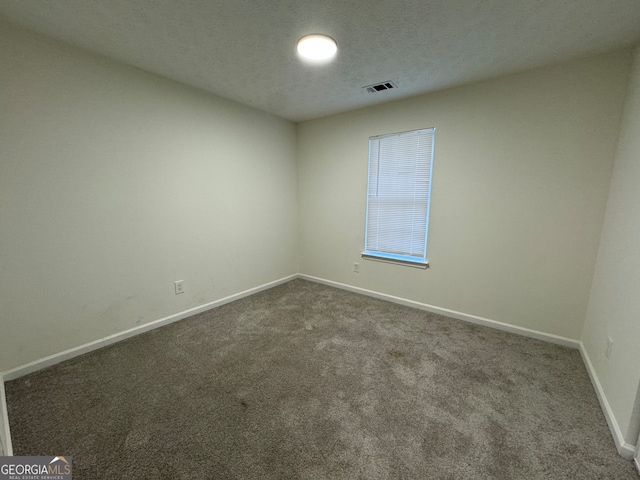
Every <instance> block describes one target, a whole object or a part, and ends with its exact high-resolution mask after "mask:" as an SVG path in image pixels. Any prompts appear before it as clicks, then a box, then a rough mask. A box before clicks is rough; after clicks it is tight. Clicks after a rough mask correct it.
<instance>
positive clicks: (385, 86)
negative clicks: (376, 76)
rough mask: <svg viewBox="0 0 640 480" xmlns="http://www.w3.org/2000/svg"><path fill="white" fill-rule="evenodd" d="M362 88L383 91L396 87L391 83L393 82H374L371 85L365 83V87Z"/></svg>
mask: <svg viewBox="0 0 640 480" xmlns="http://www.w3.org/2000/svg"><path fill="white" fill-rule="evenodd" d="M362 88H364V89H365V90H366V91H367V92H369V93H377V92H384V91H385V90H391V89H392V88H396V86H395V85H394V84H393V82H382V83H375V84H373V85H367V86H366V87H362Z"/></svg>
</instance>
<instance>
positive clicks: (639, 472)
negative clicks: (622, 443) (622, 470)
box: [633, 457, 640, 475]
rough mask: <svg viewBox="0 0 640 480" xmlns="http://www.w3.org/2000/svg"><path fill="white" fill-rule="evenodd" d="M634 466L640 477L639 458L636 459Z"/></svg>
mask: <svg viewBox="0 0 640 480" xmlns="http://www.w3.org/2000/svg"><path fill="white" fill-rule="evenodd" d="M633 464H634V465H635V466H636V470H637V471H638V475H640V463H638V457H634V459H633Z"/></svg>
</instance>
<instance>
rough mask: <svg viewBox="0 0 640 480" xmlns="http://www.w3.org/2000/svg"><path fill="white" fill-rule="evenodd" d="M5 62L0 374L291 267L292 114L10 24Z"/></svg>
mask: <svg viewBox="0 0 640 480" xmlns="http://www.w3.org/2000/svg"><path fill="white" fill-rule="evenodd" d="M0 65H1V67H0V112H1V114H0V225H1V228H0V271H1V275H0V322H1V325H0V371H2V370H5V369H8V368H11V367H14V366H17V365H21V364H24V363H26V362H29V361H32V360H35V359H40V358H42V357H45V356H47V355H50V354H53V353H57V352H60V351H62V350H65V349H67V348H70V347H74V346H77V345H80V344H83V343H86V342H89V341H92V340H95V339H98V338H102V337H105V336H107V335H110V334H113V333H116V332H120V331H123V330H125V329H128V328H131V327H135V326H136V325H140V324H144V323H147V322H150V321H153V320H157V319H159V318H162V317H165V316H168V315H172V314H174V313H177V312H181V311H184V310H186V309H189V308H192V307H196V306H200V305H202V304H204V303H207V302H210V301H213V300H216V299H219V298H222V297H225V296H228V295H231V294H234V293H238V292H241V291H243V290H246V289H249V288H252V287H255V286H258V285H261V284H264V283H267V282H270V281H274V280H277V279H280V278H282V277H285V276H288V275H291V274H295V273H296V272H297V270H298V265H297V258H296V251H297V197H296V195H297V190H296V181H297V178H296V176H297V174H296V159H295V145H296V143H295V134H296V131H295V126H294V125H293V124H292V123H289V122H286V121H284V120H281V119H278V118H276V117H273V116H270V115H267V114H264V113H261V112H258V111H256V110H254V109H251V108H248V107H244V106H241V105H239V104H236V103H233V102H231V101H227V100H223V99H220V98H217V97H214V96H211V95H207V94H204V93H200V92H198V91H195V90H192V89H188V88H185V87H183V86H180V85H178V84H176V83H173V82H170V81H167V80H164V79H161V78H159V77H156V76H153V75H149V74H146V73H144V72H141V71H139V70H137V69H134V68H130V67H127V66H125V65H122V64H120V63H116V62H112V61H110V60H107V59H105V58H102V57H98V56H94V55H91V54H88V53H86V52H84V51H81V50H77V49H74V48H72V47H69V46H65V45H63V44H61V43H57V42H55V41H53V40H49V39H46V38H44V37H40V36H37V35H35V34H31V33H27V32H26V31H22V30H18V29H15V28H13V27H10V26H8V25H4V24H3V25H1V28H0ZM179 279H184V281H185V287H186V293H185V294H183V295H178V296H176V295H175V294H174V287H173V282H174V280H179Z"/></svg>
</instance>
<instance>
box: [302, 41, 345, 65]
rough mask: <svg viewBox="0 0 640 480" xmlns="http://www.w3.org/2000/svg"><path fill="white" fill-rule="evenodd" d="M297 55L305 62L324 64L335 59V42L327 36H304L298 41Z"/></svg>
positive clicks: (336, 47)
mask: <svg viewBox="0 0 640 480" xmlns="http://www.w3.org/2000/svg"><path fill="white" fill-rule="evenodd" d="M297 48H298V54H299V55H300V56H301V57H302V58H304V59H305V60H310V61H312V62H325V61H327V60H331V59H332V58H333V57H335V55H336V52H337V51H338V46H337V45H336V41H335V40H334V39H333V38H331V37H328V36H327V35H320V34H313V35H306V36H304V37H302V38H301V39H300V40H298V47H297Z"/></svg>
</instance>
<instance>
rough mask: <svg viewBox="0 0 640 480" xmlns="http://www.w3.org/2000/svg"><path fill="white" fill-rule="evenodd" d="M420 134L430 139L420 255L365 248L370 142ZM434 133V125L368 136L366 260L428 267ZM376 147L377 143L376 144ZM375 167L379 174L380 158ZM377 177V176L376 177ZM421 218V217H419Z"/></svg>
mask: <svg viewBox="0 0 640 480" xmlns="http://www.w3.org/2000/svg"><path fill="white" fill-rule="evenodd" d="M420 134H427V135H430V136H431V139H430V151H429V150H427V151H426V152H424V153H425V154H426V155H427V160H426V163H425V164H424V165H426V167H427V169H428V174H427V187H426V188H427V192H426V212H425V219H424V220H425V226H424V228H425V235H424V245H423V247H424V248H423V250H422V256H421V257H418V256H416V255H404V254H400V253H395V252H390V251H384V250H370V249H368V248H367V245H368V243H369V222H370V220H371V219H370V217H369V214H370V197H371V195H370V188H371V180H372V178H371V174H372V172H371V168H372V142H373V141H376V140H378V141H379V140H380V139H383V138H385V137H402V136H413V135H420ZM435 135H436V128H435V127H430V128H420V129H416V130H408V131H404V132H395V133H387V134H382V135H374V136H371V137H369V149H368V159H367V161H368V166H367V193H366V199H367V208H366V213H365V237H364V251H363V252H362V254H361V256H362V258H364V259H368V260H375V261H380V262H385V263H393V264H398V265H405V266H410V267H416V268H422V269H426V268H429V261H428V260H427V245H428V237H429V214H430V210H431V191H432V187H433V157H434V152H435ZM378 148H380V147H379V145H378ZM377 169H378V175H379V169H380V160H379V159H378V164H377ZM377 178H379V176H378V177H377ZM415 178H416V177H415V175H414V176H412V181H413V182H414V183H415V181H416V180H415ZM414 205H415V200H414ZM421 218H422V217H421Z"/></svg>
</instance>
